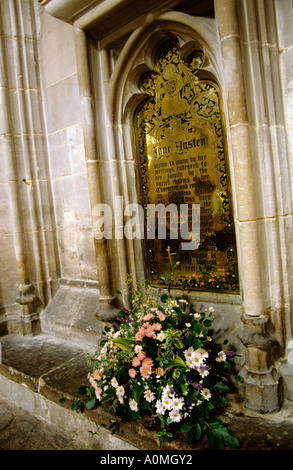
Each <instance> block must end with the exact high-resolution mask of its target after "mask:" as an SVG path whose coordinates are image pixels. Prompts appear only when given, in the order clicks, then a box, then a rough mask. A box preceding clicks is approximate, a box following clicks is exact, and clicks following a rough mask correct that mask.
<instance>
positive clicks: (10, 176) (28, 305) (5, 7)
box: [0, 1, 38, 335]
mask: <svg viewBox="0 0 293 470" xmlns="http://www.w3.org/2000/svg"><path fill="white" fill-rule="evenodd" d="M9 14H10V15H12V16H13V15H14V18H11V23H12V24H15V23H18V24H19V22H18V21H17V12H16V11H15V5H14V3H13V2H12V1H9V2H8V1H6V2H5V3H2V2H1V5H0V47H1V49H0V80H1V83H0V94H1V95H0V96H1V109H0V112H1V119H0V128H1V141H0V148H1V155H2V158H4V162H2V163H4V165H5V166H6V174H7V184H8V185H9V197H10V200H9V202H8V203H9V204H10V210H11V214H12V221H13V237H14V251H15V258H16V263H17V271H18V282H19V286H18V288H19V292H18V296H17V298H16V299H15V300H16V302H17V303H18V304H19V305H20V315H19V318H18V325H19V332H20V334H22V335H26V334H31V333H33V330H34V328H33V323H34V321H35V320H36V319H37V310H36V306H37V303H38V298H37V295H36V293H35V290H34V286H33V285H32V283H31V282H30V279H29V273H28V263H27V253H26V246H25V240H24V224H23V213H22V205H21V194H20V188H19V176H18V165H17V153H16V149H15V144H14V129H13V127H12V122H13V121H14V120H15V119H13V118H12V115H11V103H10V100H9V91H10V89H11V85H10V83H9V82H8V63H7V60H8V58H7V57H6V51H5V45H4V41H5V38H7V37H10V38H12V36H13V35H14V37H15V41H19V39H17V38H18V37H19V36H20V35H17V34H16V32H15V31H11V33H10V35H9V32H8V33H7V31H5V30H4V23H3V20H5V18H6V19H7V16H8V15H9ZM10 66H12V67H15V68H16V69H18V68H19V67H20V63H12V64H10Z"/></svg>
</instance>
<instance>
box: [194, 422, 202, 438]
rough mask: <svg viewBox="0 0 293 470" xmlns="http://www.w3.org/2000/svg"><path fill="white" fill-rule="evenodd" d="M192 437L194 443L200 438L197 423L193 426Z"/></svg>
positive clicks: (199, 429) (199, 428)
mask: <svg viewBox="0 0 293 470" xmlns="http://www.w3.org/2000/svg"><path fill="white" fill-rule="evenodd" d="M193 436H194V439H195V440H196V441H198V439H199V438H200V436H201V427H200V425H199V424H198V423H195V425H194V426H193Z"/></svg>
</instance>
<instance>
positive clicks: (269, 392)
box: [215, 0, 280, 412]
mask: <svg viewBox="0 0 293 470" xmlns="http://www.w3.org/2000/svg"><path fill="white" fill-rule="evenodd" d="M215 8H216V17H217V19H218V24H219V32H220V39H221V47H222V56H223V62H224V64H223V65H224V74H225V81H226V90H225V92H226V95H227V107H228V118H229V125H230V143H231V157H232V160H233V162H232V169H233V170H234V188H235V201H236V204H235V225H236V231H237V235H238V256H239V270H240V283H241V294H242V297H243V315H242V320H243V331H242V334H241V335H240V336H241V337H240V339H241V342H242V344H243V346H244V350H245V364H244V367H243V368H242V370H241V371H240V375H241V376H242V377H243V378H244V383H243V384H242V386H241V387H240V392H241V394H242V396H243V401H244V404H245V406H246V407H248V408H251V409H254V410H257V411H261V412H268V411H274V410H276V409H278V408H279V406H280V380H279V376H278V374H277V373H276V371H275V369H274V366H273V364H274V360H275V358H276V355H277V351H278V349H279V345H278V342H277V341H276V339H275V336H273V335H272V334H271V331H272V328H273V325H272V317H271V312H270V308H268V307H269V306H270V305H269V301H268V299H267V298H266V296H265V295H264V285H265V280H264V277H265V276H268V275H269V273H267V272H266V264H267V259H264V257H263V256H266V257H270V254H271V253H269V252H267V253H266V252H265V250H262V246H263V244H264V243H267V240H262V239H261V227H260V221H259V218H260V217H262V218H263V217H264V213H262V214H261V210H262V209H260V201H261V200H260V199H259V196H260V191H261V189H260V188H263V187H264V185H265V179H264V178H265V174H264V173H263V174H261V173H258V172H257V166H258V159H260V158H262V157H261V153H262V152H261V150H260V149H262V146H263V142H261V140H259V141H256V140H255V139H253V133H252V132H251V126H254V125H255V123H254V122H252V121H251V120H252V115H251V106H249V102H254V103H255V105H256V106H257V99H258V97H259V96H260V95H261V94H262V93H263V88H262V85H263V83H262V82H259V83H258V87H255V86H254V84H253V81H254V80H259V76H257V73H258V71H259V70H258V67H255V65H256V64H257V65H258V66H259V57H258V51H257V49H258V44H257V43H256V40H257V38H256V37H249V35H250V32H251V31H253V32H254V33H255V34H256V32H257V29H256V28H255V21H256V16H257V15H256V12H255V9H254V0H252V1H250V0H248V1H246V0H243V1H242V0H240V1H239V0H216V1H215ZM245 34H246V35H247V36H246V37H245V38H244V35H245ZM244 42H245V46H244ZM243 47H250V53H249V56H246V57H244V56H243V52H244V51H243ZM253 54H254V56H253ZM252 57H254V60H252ZM245 59H248V60H245ZM267 72H268V73H270V71H269V70H267ZM258 124H260V125H262V123H258ZM233 170H232V171H233ZM273 190H274V189H273V188H272V191H273ZM261 202H262V201H261ZM275 248H276V247H275V246H274V249H275ZM271 249H272V247H271ZM263 252H264V253H265V254H263Z"/></svg>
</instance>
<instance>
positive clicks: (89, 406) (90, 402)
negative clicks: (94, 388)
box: [85, 397, 96, 410]
mask: <svg viewBox="0 0 293 470" xmlns="http://www.w3.org/2000/svg"><path fill="white" fill-rule="evenodd" d="M95 404H96V399H95V397H92V398H90V399H89V400H88V401H87V402H86V404H85V407H86V409H87V410H91V409H92V408H93V407H94V406H95Z"/></svg>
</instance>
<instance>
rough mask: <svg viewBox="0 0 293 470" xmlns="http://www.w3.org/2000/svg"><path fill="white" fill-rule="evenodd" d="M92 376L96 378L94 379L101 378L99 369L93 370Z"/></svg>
mask: <svg viewBox="0 0 293 470" xmlns="http://www.w3.org/2000/svg"><path fill="white" fill-rule="evenodd" d="M93 377H94V379H96V380H101V378H102V377H101V374H100V371H99V370H98V369H96V370H95V371H94V373H93Z"/></svg>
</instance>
